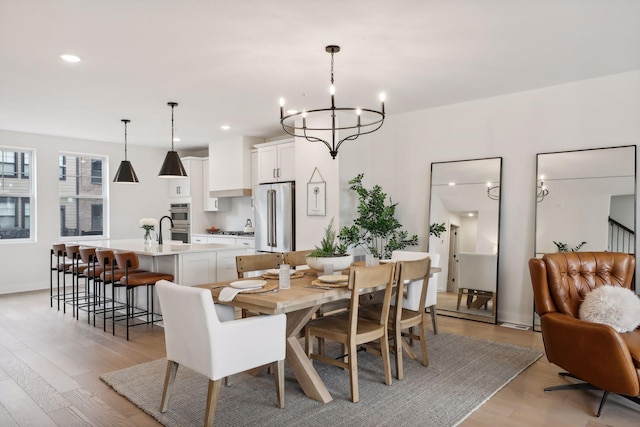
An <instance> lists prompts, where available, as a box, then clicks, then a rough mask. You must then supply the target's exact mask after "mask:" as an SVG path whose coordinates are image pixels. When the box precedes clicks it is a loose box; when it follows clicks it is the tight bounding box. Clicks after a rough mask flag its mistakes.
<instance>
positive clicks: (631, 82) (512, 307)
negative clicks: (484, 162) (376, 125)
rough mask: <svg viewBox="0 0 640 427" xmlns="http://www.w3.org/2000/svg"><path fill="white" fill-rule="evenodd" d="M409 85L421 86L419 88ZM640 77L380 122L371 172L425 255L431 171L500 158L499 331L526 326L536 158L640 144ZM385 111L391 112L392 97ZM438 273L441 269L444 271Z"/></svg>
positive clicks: (371, 140) (610, 78)
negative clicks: (446, 164) (438, 165)
mask: <svg viewBox="0 0 640 427" xmlns="http://www.w3.org/2000/svg"><path fill="white" fill-rule="evenodd" d="M415 84H418V83H417V82H416V83H415ZM639 94H640V71H633V72H628V73H622V74H616V75H611V76H606V77H602V78H596V79H590V80H584V81H580V82H574V83H570V84H564V85H559V86H554V87H548V88H543V89H538V90H532V91H527V92H520V93H516V94H510V95H504V96H499V97H494V98H487V99H482V100H478V101H473V102H467V103H462V104H456V105H450V106H445V107H441V108H433V109H427V110H421V111H415V112H410V113H406V114H397V115H393V114H391V115H390V116H388V117H387V119H386V121H385V124H384V126H383V127H382V128H381V129H380V130H379V131H378V132H375V133H373V134H371V135H368V136H367V141H368V143H367V144H366V145H365V144H362V147H367V148H368V150H369V152H368V155H369V156H370V157H371V159H370V160H369V165H368V170H369V174H370V179H371V181H372V182H375V183H377V184H380V185H382V186H383V188H384V189H385V191H386V192H387V193H389V194H390V195H392V197H393V199H394V201H397V202H399V203H400V205H399V209H398V217H399V219H400V222H401V223H402V224H403V225H404V226H405V227H406V228H407V230H408V231H409V233H410V234H411V233H417V234H418V235H419V237H420V248H419V249H416V250H424V249H426V239H425V237H426V236H427V234H428V197H429V171H430V164H431V162H437V161H450V160H460V159H474V158H484V157H494V156H502V157H503V181H502V182H503V185H502V188H501V196H502V218H501V234H500V237H501V241H500V243H499V248H500V260H499V270H500V271H499V281H500V285H499V301H500V302H499V304H498V319H499V321H506V322H514V323H520V324H529V325H530V324H531V323H532V319H533V315H532V313H533V296H532V290H531V283H530V277H529V271H528V267H527V262H528V259H529V258H530V257H531V256H533V242H534V215H535V206H534V201H533V198H532V197H531V196H530V194H529V191H528V190H529V189H531V188H533V187H534V182H535V162H536V153H540V152H550V151H561V150H573V149H581V148H597V147H610V146H618V145H628V144H637V143H638V141H639V140H640V120H638V117H640V95H639ZM387 104H388V105H387V111H388V112H390V113H392V112H393V101H392V98H391V97H390V99H389V102H388V103H387ZM443 265H444V262H443Z"/></svg>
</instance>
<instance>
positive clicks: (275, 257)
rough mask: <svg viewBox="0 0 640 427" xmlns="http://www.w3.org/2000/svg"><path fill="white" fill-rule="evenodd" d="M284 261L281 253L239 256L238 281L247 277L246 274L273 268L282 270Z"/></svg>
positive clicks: (237, 265) (237, 262) (237, 261)
mask: <svg viewBox="0 0 640 427" xmlns="http://www.w3.org/2000/svg"><path fill="white" fill-rule="evenodd" d="M282 259H283V257H282V253H281V252H273V253H265V254H256V255H238V256H237V257H236V271H237V273H238V279H243V278H245V277H247V276H245V273H251V272H254V271H264V270H269V269H271V268H280V264H282Z"/></svg>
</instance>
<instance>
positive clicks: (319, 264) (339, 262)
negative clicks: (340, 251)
mask: <svg viewBox="0 0 640 427" xmlns="http://www.w3.org/2000/svg"><path fill="white" fill-rule="evenodd" d="M325 264H333V271H342V270H346V269H347V268H349V266H350V265H351V264H353V255H350V254H347V255H343V256H335V257H310V256H308V257H307V265H308V266H309V268H311V269H313V270H316V271H320V272H324V265H325Z"/></svg>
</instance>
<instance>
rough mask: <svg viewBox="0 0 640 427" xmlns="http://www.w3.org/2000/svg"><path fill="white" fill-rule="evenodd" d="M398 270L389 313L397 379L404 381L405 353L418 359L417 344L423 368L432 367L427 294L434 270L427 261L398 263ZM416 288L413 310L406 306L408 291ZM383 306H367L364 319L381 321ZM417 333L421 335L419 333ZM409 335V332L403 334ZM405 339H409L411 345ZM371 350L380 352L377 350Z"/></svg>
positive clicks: (429, 261) (361, 314) (363, 313)
mask: <svg viewBox="0 0 640 427" xmlns="http://www.w3.org/2000/svg"><path fill="white" fill-rule="evenodd" d="M395 264H396V270H395V282H396V290H395V295H394V304H393V305H392V306H391V307H390V309H389V322H388V327H389V330H390V334H391V337H392V341H393V346H392V347H391V351H392V352H393V353H394V354H395V361H396V378H398V379H399V380H401V379H403V378H404V367H403V361H402V356H403V354H402V352H403V350H404V351H406V352H407V354H408V355H409V357H410V358H411V359H416V357H417V356H416V354H415V352H414V351H413V348H412V346H411V344H410V343H412V342H413V340H419V341H420V352H421V355H422V365H423V366H427V365H428V364H429V358H428V355H427V324H428V323H429V318H428V315H427V312H426V310H425V308H426V300H427V292H428V288H429V270H430V269H431V259H430V258H429V257H426V256H425V257H424V258H422V259H417V260H412V261H397V262H396V263H395ZM414 284H419V285H420V289H421V291H420V299H419V301H420V302H419V305H418V307H417V308H416V309H414V310H412V309H410V308H407V306H406V304H404V300H405V288H406V287H407V286H411V285H414ZM380 310H381V304H375V305H372V306H367V307H366V308H364V309H363V310H361V313H360V316H361V317H363V318H366V319H375V320H377V319H379V318H380ZM415 329H417V330H418V331H417V334H416V333H415ZM402 331H406V332H402ZM403 337H406V338H409V339H410V340H411V341H410V342H407V341H405V340H404V339H403ZM370 349H372V350H375V351H376V352H377V351H379V350H377V349H376V348H375V347H370Z"/></svg>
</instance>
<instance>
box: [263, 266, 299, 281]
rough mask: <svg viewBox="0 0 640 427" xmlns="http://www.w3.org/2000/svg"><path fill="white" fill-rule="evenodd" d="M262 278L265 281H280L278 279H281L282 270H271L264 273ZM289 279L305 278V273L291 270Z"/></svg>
mask: <svg viewBox="0 0 640 427" xmlns="http://www.w3.org/2000/svg"><path fill="white" fill-rule="evenodd" d="M260 277H262V278H263V279H267V280H278V279H280V269H279V268H271V269H269V270H267V271H265V272H264V273H262V275H260ZM289 277H290V278H291V279H299V278H301V277H304V271H302V270H294V269H291V270H289Z"/></svg>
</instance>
